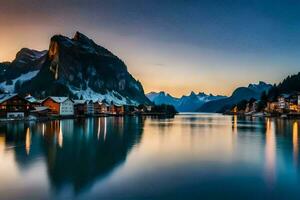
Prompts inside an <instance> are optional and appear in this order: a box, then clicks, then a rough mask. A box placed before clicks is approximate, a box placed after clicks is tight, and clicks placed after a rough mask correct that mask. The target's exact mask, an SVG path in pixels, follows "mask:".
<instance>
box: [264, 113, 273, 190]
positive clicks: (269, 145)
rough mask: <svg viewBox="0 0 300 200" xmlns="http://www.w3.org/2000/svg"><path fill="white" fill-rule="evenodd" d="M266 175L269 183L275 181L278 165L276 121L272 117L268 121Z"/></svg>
mask: <svg viewBox="0 0 300 200" xmlns="http://www.w3.org/2000/svg"><path fill="white" fill-rule="evenodd" d="M265 148H266V149H265V155H266V176H267V181H268V183H269V184H272V183H274V179H275V167H276V161H275V160H276V152H275V151H276V136H275V125H274V121H271V120H270V118H268V119H267V123H266V147H265Z"/></svg>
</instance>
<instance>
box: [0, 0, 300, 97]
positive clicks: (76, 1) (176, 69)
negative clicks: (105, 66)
mask: <svg viewBox="0 0 300 200" xmlns="http://www.w3.org/2000/svg"><path fill="white" fill-rule="evenodd" d="M76 31H79V32H82V33H84V34H85V35H87V36H88V37H90V38H92V39H93V40H94V41H95V42H96V43H98V44H99V45H101V46H104V47H106V48H108V49H109V50H111V51H112V52H113V53H114V54H116V55H117V56H118V57H120V58H121V59H122V60H123V61H124V62H125V63H126V65H127V66H128V70H129V72H130V73H131V74H133V76H134V77H135V78H136V79H138V80H140V81H141V82H142V84H143V86H144V90H145V92H150V91H166V92H168V93H170V94H172V95H174V96H181V95H183V94H189V93H190V92H191V91H195V92H206V93H212V94H220V95H230V94H231V93H232V91H233V90H234V89H235V88H236V87H239V86H247V85H248V84H249V83H257V82H258V81H260V80H262V81H266V82H268V83H271V84H273V83H278V82H280V81H281V80H282V79H283V78H285V77H286V76H287V75H290V74H294V73H297V72H298V71H300V70H299V59H300V2H299V1H289V0H285V1H284V0H282V1H276V0H273V1H267V0H255V1H254V0H239V1H234V0H207V1H202V0H126V1H125V0H85V1H82V0H43V1H41V0H9V1H8V0H0V62H1V61H10V60H13V59H14V57H15V55H16V53H17V52H18V51H19V50H20V49H21V48H22V47H27V48H31V49H37V50H45V49H48V47H49V40H50V38H51V36H53V35H54V34H62V35H66V36H69V37H73V35H74V34H75V32H76Z"/></svg>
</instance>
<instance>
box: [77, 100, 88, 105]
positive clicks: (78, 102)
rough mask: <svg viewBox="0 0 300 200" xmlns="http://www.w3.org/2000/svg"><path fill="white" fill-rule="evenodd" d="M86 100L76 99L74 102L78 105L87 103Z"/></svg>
mask: <svg viewBox="0 0 300 200" xmlns="http://www.w3.org/2000/svg"><path fill="white" fill-rule="evenodd" d="M85 103H86V100H74V104H75V105H78V104H85Z"/></svg>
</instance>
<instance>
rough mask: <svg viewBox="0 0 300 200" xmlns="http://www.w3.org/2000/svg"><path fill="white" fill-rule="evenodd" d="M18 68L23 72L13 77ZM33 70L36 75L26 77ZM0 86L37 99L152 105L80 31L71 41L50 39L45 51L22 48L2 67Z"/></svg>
mask: <svg viewBox="0 0 300 200" xmlns="http://www.w3.org/2000/svg"><path fill="white" fill-rule="evenodd" d="M38 53H39V54H40V56H38ZM20 55H21V58H20ZM26 55H27V57H26ZM28 55H29V56H28ZM22 56H23V57H25V58H27V59H25V60H24V59H23V57H22ZM22 62H23V64H22V65H21V64H20V63H22ZM13 63H19V64H13ZM2 65H3V64H2ZM17 68H20V69H22V70H19V71H18V70H17V71H18V72H16V73H15V74H14V73H13V71H14V69H17ZM33 71H34V72H37V74H29V75H31V76H28V73H29V72H33ZM10 72H12V75H10V76H8V75H9V74H10ZM25 75H27V76H25ZM33 75H34V76H33ZM24 76H25V78H24ZM32 76H33V77H32ZM0 87H2V89H4V90H5V89H7V88H9V89H10V90H13V91H10V92H18V93H21V94H27V93H30V94H32V95H34V96H37V97H39V98H44V97H46V96H51V95H58V96H61V95H64V96H70V97H73V98H83V99H92V100H104V99H105V100H106V101H108V102H111V101H113V102H115V103H117V104H136V105H137V104H150V103H151V102H150V101H149V100H148V99H147V97H146V96H145V94H144V89H143V87H142V84H141V83H140V82H139V81H137V80H135V79H134V77H133V76H132V75H131V74H130V73H129V72H128V70H127V66H126V64H125V63H124V62H123V61H122V60H121V59H119V58H118V57H117V56H116V55H114V54H113V53H112V52H110V51H109V50H107V49H106V48H104V47H102V46H100V45H98V44H96V43H95V42H94V41H93V40H92V39H90V38H88V37H87V36H85V35H84V34H82V33H80V32H76V33H75V35H74V37H73V38H68V37H66V36H63V35H54V36H52V37H51V39H50V44H49V49H48V50H47V51H41V52H39V51H35V50H30V49H26V48H24V50H23V49H22V50H21V51H20V53H18V54H17V56H16V59H15V60H13V61H12V62H11V63H8V64H6V65H4V67H1V69H0ZM12 88H13V89H12Z"/></svg>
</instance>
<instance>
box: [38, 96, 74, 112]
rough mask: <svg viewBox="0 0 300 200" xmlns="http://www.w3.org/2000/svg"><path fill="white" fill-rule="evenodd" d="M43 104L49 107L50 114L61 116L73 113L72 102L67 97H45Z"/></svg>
mask: <svg viewBox="0 0 300 200" xmlns="http://www.w3.org/2000/svg"><path fill="white" fill-rule="evenodd" d="M42 104H43V106H47V107H48V108H50V109H51V112H52V114H57V115H61V116H68V115H74V102H73V101H72V100H71V99H70V98H69V97H53V96H50V97H47V98H46V99H45V100H44V101H43V102H42Z"/></svg>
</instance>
